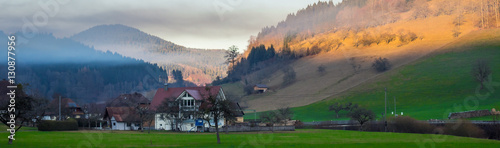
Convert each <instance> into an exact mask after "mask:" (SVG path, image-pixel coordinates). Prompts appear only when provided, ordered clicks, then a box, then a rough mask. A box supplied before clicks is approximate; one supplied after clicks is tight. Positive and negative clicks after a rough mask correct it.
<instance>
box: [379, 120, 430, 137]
mask: <svg viewBox="0 0 500 148" xmlns="http://www.w3.org/2000/svg"><path fill="white" fill-rule="evenodd" d="M434 128H435V127H434V126H432V125H430V124H429V123H427V122H423V121H419V120H416V119H413V118H411V117H408V116H400V117H396V118H392V119H391V121H390V123H389V125H388V129H389V131H394V132H399V133H421V134H430V133H432V132H433V130H434Z"/></svg>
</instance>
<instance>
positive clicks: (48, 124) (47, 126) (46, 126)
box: [38, 119, 78, 131]
mask: <svg viewBox="0 0 500 148" xmlns="http://www.w3.org/2000/svg"><path fill="white" fill-rule="evenodd" d="M38 130H39V131H72V130H78V123H77V121H76V120H75V119H69V120H65V121H47V120H43V121H42V122H40V124H38Z"/></svg>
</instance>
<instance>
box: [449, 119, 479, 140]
mask: <svg viewBox="0 0 500 148" xmlns="http://www.w3.org/2000/svg"><path fill="white" fill-rule="evenodd" d="M444 133H445V134H447V135H455V136H462V137H475V138H484V137H485V132H484V131H483V130H482V129H480V128H479V127H477V126H476V125H474V124H472V123H471V122H470V121H468V120H463V119H460V120H458V122H457V123H449V124H445V126H444Z"/></svg>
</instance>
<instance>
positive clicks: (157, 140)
mask: <svg viewBox="0 0 500 148" xmlns="http://www.w3.org/2000/svg"><path fill="white" fill-rule="evenodd" d="M7 135H8V133H5V132H3V133H0V137H7ZM436 136H437V137H439V139H438V140H436V141H437V142H433V140H432V139H433V137H436ZM7 141H8V140H7V138H2V139H1V140H0V147H2V148H4V147H23V148H24V147H216V146H217V147H219V146H220V147H240V146H241V147H264V146H266V147H333V146H335V147H421V146H424V147H431V146H433V145H435V146H436V147H477V146H481V147H498V145H500V141H496V140H487V139H476V138H465V137H455V136H444V137H442V135H425V134H403V133H378V132H357V131H337V130H312V129H307V130H297V131H291V132H275V133H271V132H259V133H257V132H248V133H229V134H224V133H221V142H222V144H220V145H218V144H216V136H215V134H214V133H172V132H152V133H151V134H147V132H144V133H140V132H134V131H113V132H112V131H102V132H101V131H74V132H39V131H24V132H19V133H18V134H17V135H16V140H15V141H14V144H13V145H8V144H7Z"/></svg>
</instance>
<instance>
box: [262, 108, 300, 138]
mask: <svg viewBox="0 0 500 148" xmlns="http://www.w3.org/2000/svg"><path fill="white" fill-rule="evenodd" d="M259 117H260V119H261V120H262V122H266V123H268V125H270V126H271V130H272V131H273V132H274V124H276V123H281V124H284V125H286V122H287V121H288V120H291V119H292V117H293V111H292V110H291V109H290V107H280V108H278V109H277V110H273V111H269V112H265V113H261V114H260V115H259Z"/></svg>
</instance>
